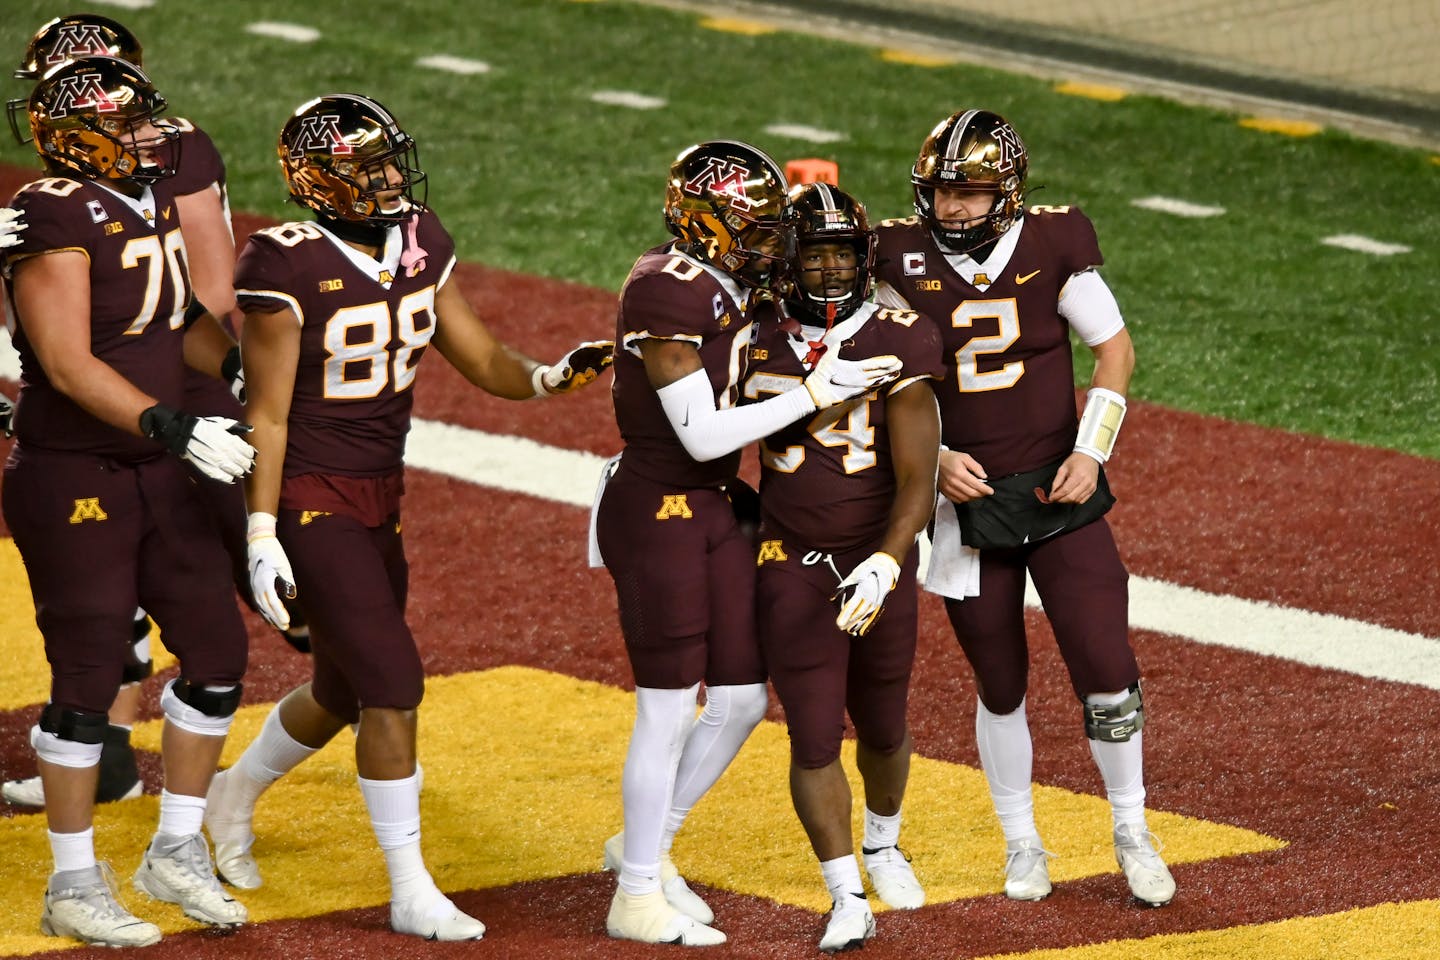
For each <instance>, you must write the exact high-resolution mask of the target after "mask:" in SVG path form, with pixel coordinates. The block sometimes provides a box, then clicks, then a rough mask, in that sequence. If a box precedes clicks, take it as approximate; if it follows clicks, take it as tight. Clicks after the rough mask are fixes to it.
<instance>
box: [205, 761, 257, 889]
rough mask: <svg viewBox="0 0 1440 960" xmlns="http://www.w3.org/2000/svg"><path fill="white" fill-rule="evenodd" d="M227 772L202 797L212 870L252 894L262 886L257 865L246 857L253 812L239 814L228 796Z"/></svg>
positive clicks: (221, 774) (248, 850) (216, 779)
mask: <svg viewBox="0 0 1440 960" xmlns="http://www.w3.org/2000/svg"><path fill="white" fill-rule="evenodd" d="M231 776H233V774H232V773H231V771H230V770H221V771H220V772H219V773H217V774H215V777H214V778H213V779H212V780H211V781H210V790H209V792H208V793H207V794H206V795H205V829H206V830H209V831H210V839H211V840H213V841H214V842H215V870H216V872H217V873H219V874H220V879H222V880H224V881H225V882H226V883H228V884H230V886H232V887H235V888H237V889H239V890H255V889H258V888H259V886H260V884H261V883H262V881H261V879H260V864H258V863H256V862H255V858H254V857H253V856H251V854H250V848H251V846H253V845H254V843H255V833H254V831H253V830H251V828H250V817H251V815H252V814H253V811H250V812H242V811H240V809H239V805H238V803H236V802H235V800H234V799H233V798H232V796H231V791H230V790H229V787H230V777H231Z"/></svg>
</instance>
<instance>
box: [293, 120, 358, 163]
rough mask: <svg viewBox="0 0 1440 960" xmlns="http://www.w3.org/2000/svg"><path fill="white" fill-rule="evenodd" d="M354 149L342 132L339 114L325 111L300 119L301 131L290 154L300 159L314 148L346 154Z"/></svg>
mask: <svg viewBox="0 0 1440 960" xmlns="http://www.w3.org/2000/svg"><path fill="white" fill-rule="evenodd" d="M354 149H355V148H354V147H352V146H350V144H348V143H346V142H345V134H343V133H341V132H340V116H339V114H334V113H323V114H321V115H320V116H318V117H316V116H310V117H306V118H305V119H303V120H301V121H300V132H299V133H298V134H296V135H295V141H294V142H293V143H291V144H290V156H291V157H293V158H294V159H296V160H299V159H300V158H301V157H303V156H305V154H307V153H309V152H310V151H312V150H316V151H322V152H324V153H333V154H336V155H339V156H344V155H346V154H349V153H352V152H354Z"/></svg>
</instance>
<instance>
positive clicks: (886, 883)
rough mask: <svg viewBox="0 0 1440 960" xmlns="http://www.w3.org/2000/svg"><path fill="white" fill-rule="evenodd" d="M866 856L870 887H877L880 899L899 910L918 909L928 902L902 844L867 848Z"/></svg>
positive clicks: (866, 870) (876, 891)
mask: <svg viewBox="0 0 1440 960" xmlns="http://www.w3.org/2000/svg"><path fill="white" fill-rule="evenodd" d="M864 858H865V872H866V873H868V874H869V875H870V886H872V887H874V888H875V895H876V896H877V897H879V898H880V902H882V903H884V904H885V905H886V906H887V907H893V908H894V909H896V910H914V909H915V908H916V907H922V906H924V905H925V888H924V887H922V886H920V881H919V880H918V879H916V877H915V871H914V869H913V868H911V866H910V856H909V854H907V853H906V852H905V851H904V850H901V849H900V848H899V847H898V846H892V847H881V848H880V849H879V850H865V851H864Z"/></svg>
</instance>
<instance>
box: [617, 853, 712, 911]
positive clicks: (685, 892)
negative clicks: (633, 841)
mask: <svg viewBox="0 0 1440 960" xmlns="http://www.w3.org/2000/svg"><path fill="white" fill-rule="evenodd" d="M624 856H625V832H624V831H623V830H622V831H621V832H620V833H617V834H615V836H613V837H611V838H610V839H609V840H606V841H605V860H604V862H603V864H602V867H603V869H605V870H609V871H611V872H613V873H615V874H617V875H618V874H619V873H620V861H621V859H623V858H624ZM660 889H661V890H662V891H664V893H665V899H666V900H667V901H668V902H669V903H670V906H672V907H674V908H675V909H676V910H679V911H680V912H681V913H683V914H685V916H687V917H690V918H691V919H693V920H698V921H700V922H701V923H707V924H708V923H714V922H715V911H713V910H711V909H710V905H709V904H707V903H706V902H705V901H704V900H701V899H700V897H699V895H697V894H696V893H695V891H694V890H691V889H690V885H689V884H688V883H686V882H685V878H684V877H682V876H680V871H679V870H678V869H677V868H676V867H675V861H673V860H671V859H670V855H669V854H668V853H662V854H661V855H660Z"/></svg>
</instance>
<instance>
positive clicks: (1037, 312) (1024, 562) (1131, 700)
mask: <svg viewBox="0 0 1440 960" xmlns="http://www.w3.org/2000/svg"><path fill="white" fill-rule="evenodd" d="M1028 167H1029V154H1028V152H1027V151H1026V148H1025V143H1024V141H1022V140H1021V139H1020V135H1019V134H1018V133H1016V131H1015V128H1014V127H1013V126H1011V125H1010V124H1009V123H1008V122H1007V121H1006V120H1005V119H1004V118H1003V117H1000V116H998V115H996V114H994V113H991V112H989V111H986V110H962V111H959V112H957V113H955V114H953V115H951V116H950V117H947V118H946V119H945V120H943V121H941V122H940V123H939V124H938V125H937V126H936V127H935V129H934V130H933V131H931V133H930V135H929V136H928V137H926V138H925V142H924V143H923V145H922V146H921V147H920V154H919V157H918V159H917V160H916V161H915V166H914V169H913V170H912V172H911V182H912V184H913V187H914V195H915V211H916V214H917V215H916V216H915V217H912V218H909V219H907V220H900V221H894V222H886V223H882V224H881V225H880V228H879V233H880V263H881V270H880V276H881V278H882V279H883V280H884V281H885V284H886V285H887V289H885V290H882V292H881V297H882V300H886V302H890V303H894V304H896V305H901V306H903V305H913V306H914V307H915V308H916V309H918V310H920V311H922V312H924V313H926V314H929V315H930V316H934V317H937V318H944V317H948V318H949V322H948V323H945V322H942V324H941V334H942V338H943V340H944V345H945V351H944V356H945V363H946V376H945V382H944V383H943V384H942V385H941V387H940V389H939V393H938V395H939V399H940V418H941V423H942V431H941V432H942V441H943V443H944V445H945V448H944V450H943V451H942V452H941V455H940V491H941V493H943V494H944V496H945V498H946V499H944V500H942V501H940V503H939V508H938V510H937V513H936V520H935V549H934V551H933V553H932V564H931V568H930V572H929V574H928V575H927V578H926V589H929V590H932V591H934V592H937V593H941V594H942V595H944V596H945V597H946V600H945V609H946V611H947V612H948V614H949V617H950V622H951V624H952V625H953V627H954V629H955V635H956V637H957V638H958V640H959V642H960V646H961V648H962V649H963V650H964V652H965V656H966V658H967V659H968V660H969V661H970V665H971V667H972V668H973V669H974V671H975V679H976V686H977V687H978V688H979V698H978V702H977V704H976V717H975V729H976V737H977V739H978V741H979V743H978V745H979V751H980V757H981V762H982V765H983V766H984V768H985V775H986V777H987V778H988V780H989V783H990V796H991V799H992V800H993V802H994V804H995V812H996V814H997V815H998V817H999V819H1000V825H1001V828H1002V830H1003V832H1004V835H1005V842H1006V853H1005V894H1006V896H1008V897H1011V898H1012V899H1016V900H1039V899H1042V898H1044V897H1046V896H1048V895H1049V894H1050V892H1051V885H1050V875H1049V868H1048V865H1047V860H1048V858H1049V857H1050V856H1051V854H1050V853H1049V852H1048V851H1046V849H1045V847H1044V845H1043V844H1042V842H1041V840H1040V834H1039V830H1038V829H1037V827H1036V824H1035V814H1034V807H1033V802H1032V799H1031V783H1030V780H1031V777H1030V771H1031V758H1032V750H1031V740H1030V730H1029V726H1028V724H1027V722H1026V718H1025V689H1026V682H1027V670H1028V661H1029V655H1028V652H1027V647H1026V636H1025V611H1024V602H1025V579H1026V574H1027V573H1028V574H1029V576H1030V578H1031V579H1032V580H1033V581H1034V583H1035V588H1036V590H1037V591H1038V592H1039V594H1040V599H1041V601H1042V602H1043V603H1044V606H1045V614H1046V616H1047V617H1048V618H1049V620H1050V625H1051V627H1052V628H1053V630H1054V632H1055V639H1056V641H1057V643H1058V644H1059V647H1060V653H1061V656H1062V657H1063V658H1064V660H1065V665H1066V668H1067V669H1068V670H1069V673H1070V683H1071V686H1072V688H1073V689H1074V691H1075V694H1076V696H1077V697H1078V698H1079V700H1080V710H1081V713H1082V715H1083V719H1084V730H1085V734H1086V736H1087V738H1088V739H1089V743H1090V752H1091V755H1092V756H1093V757H1094V760H1095V764H1096V766H1097V767H1098V768H1099V770H1100V775H1101V778H1102V779H1103V780H1104V783H1105V789H1106V793H1107V794H1108V796H1109V800H1110V806H1111V812H1112V815H1113V821H1114V844H1115V856H1116V860H1117V862H1118V863H1119V865H1120V867H1121V869H1122V870H1123V871H1124V874H1125V877H1126V879H1127V881H1128V882H1129V886H1130V890H1131V892H1132V893H1133V894H1134V896H1135V898H1136V899H1138V900H1139V901H1140V902H1141V903H1144V904H1148V905H1151V906H1163V905H1164V904H1166V903H1169V902H1170V900H1171V898H1173V897H1174V896H1175V881H1174V879H1173V878H1172V877H1171V875H1170V871H1169V870H1168V869H1167V868H1166V866H1165V863H1164V861H1163V860H1161V858H1160V856H1159V854H1158V853H1157V852H1156V848H1155V838H1154V836H1153V835H1152V834H1151V833H1150V832H1149V830H1148V829H1147V827H1146V823H1145V786H1144V777H1143V766H1142V752H1141V740H1142V736H1141V728H1142V727H1143V726H1144V723H1145V707H1144V703H1143V700H1142V697H1141V689H1140V670H1139V666H1138V665H1137V663H1136V660H1135V654H1134V651H1133V650H1132V649H1131V646H1130V638H1129V631H1128V620H1127V604H1128V600H1127V589H1126V580H1127V576H1128V575H1127V573H1126V571H1125V567H1124V565H1123V564H1122V563H1121V561H1120V555H1119V553H1118V552H1117V550H1116V547H1115V538H1114V536H1113V535H1112V534H1111V532H1110V525H1109V523H1108V522H1106V520H1105V518H1104V514H1105V512H1106V511H1107V510H1108V509H1109V507H1110V505H1111V504H1112V503H1113V502H1114V498H1113V497H1112V496H1111V495H1110V491H1109V487H1108V485H1107V484H1106V482H1105V472H1104V470H1103V468H1102V466H1101V465H1102V464H1103V463H1105V461H1106V460H1108V459H1109V457H1110V454H1111V452H1112V450H1113V449H1114V446H1115V440H1116V437H1117V435H1118V433H1119V430H1120V424H1121V422H1122V420H1123V419H1124V416H1125V394H1126V390H1127V389H1128V387H1129V384H1130V375H1131V372H1132V371H1133V369H1134V366H1135V352H1134V348H1133V347H1132V345H1131V342H1130V334H1129V332H1128V331H1127V330H1126V329H1125V321H1124V320H1123V319H1122V318H1121V315H1120V309H1119V307H1118V306H1117V305H1116V302H1115V297H1114V296H1113V295H1112V294H1111V292H1110V289H1109V288H1108V287H1107V286H1106V284H1105V281H1103V280H1102V279H1101V278H1100V274H1099V273H1097V272H1096V268H1097V267H1099V266H1100V265H1101V263H1103V261H1104V258H1103V257H1102V256H1101V254H1100V247H1099V243H1098V242H1097V240H1096V238H1095V228H1094V226H1093V225H1092V224H1091V223H1090V220H1089V219H1088V218H1087V217H1086V216H1085V214H1083V213H1081V212H1080V210H1079V209H1078V208H1077V207H1074V206H1070V205H1051V206H1033V207H1030V208H1029V209H1028V210H1027V209H1026V207H1025V184H1026V175H1027V172H1028ZM1072 331H1073V332H1074V333H1075V334H1076V335H1077V336H1078V337H1079V338H1080V339H1081V340H1082V341H1084V343H1085V344H1086V346H1087V347H1089V349H1090V351H1091V353H1092V354H1093V355H1094V359H1095V370H1094V375H1093V376H1092V377H1091V381H1090V388H1089V392H1088V395H1087V401H1086V403H1085V408H1084V414H1083V415H1082V416H1081V417H1080V418H1079V420H1078V422H1077V419H1076V415H1075V409H1076V405H1075V393H1074V389H1075V388H1074V369H1073V363H1072V357H1071V346H1070V334H1071V332H1072Z"/></svg>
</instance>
